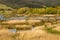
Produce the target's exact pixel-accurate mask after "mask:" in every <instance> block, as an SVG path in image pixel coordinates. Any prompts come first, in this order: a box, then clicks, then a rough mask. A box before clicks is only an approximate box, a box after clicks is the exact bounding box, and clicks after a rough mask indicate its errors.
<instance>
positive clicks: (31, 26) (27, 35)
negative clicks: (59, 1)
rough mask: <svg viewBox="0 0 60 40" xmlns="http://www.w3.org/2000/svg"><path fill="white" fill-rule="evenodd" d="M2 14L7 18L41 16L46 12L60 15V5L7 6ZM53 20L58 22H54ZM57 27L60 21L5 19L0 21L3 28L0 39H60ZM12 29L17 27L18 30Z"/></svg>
mask: <svg viewBox="0 0 60 40" xmlns="http://www.w3.org/2000/svg"><path fill="white" fill-rule="evenodd" d="M0 14H2V15H3V16H4V17H6V18H8V17H18V16H31V15H32V16H34V15H37V16H40V15H44V14H53V15H60V6H57V7H44V8H29V7H22V8H18V9H12V8H6V9H0ZM45 22H46V23H45ZM53 22H56V23H55V24H52V23H53ZM49 23H50V24H49ZM48 24H49V25H48ZM57 24H59V26H58V25H57ZM53 25H55V26H53ZM57 27H58V28H60V23H59V22H57V21H51V22H49V21H48V23H47V21H43V20H40V19H38V20H31V19H27V20H8V21H7V20H3V21H2V22H1V23H0V29H1V30H2V31H1V30H0V40H60V31H58V30H60V29H58V28H57ZM56 28H57V29H56ZM4 29H5V31H4ZM7 29H8V30H9V31H7ZM10 29H16V32H15V33H13V32H11V31H10ZM7 37H8V38H7Z"/></svg>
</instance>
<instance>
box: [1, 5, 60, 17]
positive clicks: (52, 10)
mask: <svg viewBox="0 0 60 40" xmlns="http://www.w3.org/2000/svg"><path fill="white" fill-rule="evenodd" d="M0 13H1V14H3V15H4V16H6V17H10V16H21V15H25V14H26V15H34V14H36V15H41V14H60V6H57V7H44V8H29V7H22V8H18V9H12V8H7V10H6V9H1V10H0Z"/></svg>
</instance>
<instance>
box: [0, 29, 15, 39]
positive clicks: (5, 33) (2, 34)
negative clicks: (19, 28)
mask: <svg viewBox="0 0 60 40" xmlns="http://www.w3.org/2000/svg"><path fill="white" fill-rule="evenodd" d="M14 36H15V34H14V33H12V32H10V31H9V30H8V29H1V30H0V40H14V39H15V37H14Z"/></svg>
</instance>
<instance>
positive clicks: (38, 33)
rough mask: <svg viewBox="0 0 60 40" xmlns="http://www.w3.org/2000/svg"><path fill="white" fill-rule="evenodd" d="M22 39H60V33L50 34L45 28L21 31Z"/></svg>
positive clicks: (20, 37) (20, 36)
mask: <svg viewBox="0 0 60 40" xmlns="http://www.w3.org/2000/svg"><path fill="white" fill-rule="evenodd" d="M19 39H20V40H60V35H55V34H49V33H47V32H45V31H43V30H28V31H27V30H26V31H20V34H19Z"/></svg>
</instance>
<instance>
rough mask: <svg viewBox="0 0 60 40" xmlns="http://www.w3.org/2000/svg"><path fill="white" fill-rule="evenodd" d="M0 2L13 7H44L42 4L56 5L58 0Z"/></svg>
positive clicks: (11, 0) (9, 0)
mask: <svg viewBox="0 0 60 40" xmlns="http://www.w3.org/2000/svg"><path fill="white" fill-rule="evenodd" d="M0 3H2V4H4V5H7V6H10V7H13V8H19V7H24V6H28V7H44V6H58V5H60V1H59V0H0Z"/></svg>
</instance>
